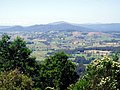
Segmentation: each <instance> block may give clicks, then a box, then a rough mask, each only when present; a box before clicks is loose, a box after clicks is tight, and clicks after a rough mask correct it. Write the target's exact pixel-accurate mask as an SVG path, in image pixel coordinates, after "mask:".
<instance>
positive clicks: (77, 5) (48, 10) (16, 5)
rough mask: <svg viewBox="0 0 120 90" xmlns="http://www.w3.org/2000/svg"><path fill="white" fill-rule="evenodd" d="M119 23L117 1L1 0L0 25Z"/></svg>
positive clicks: (119, 13)
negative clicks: (56, 22) (64, 22)
mask: <svg viewBox="0 0 120 90" xmlns="http://www.w3.org/2000/svg"><path fill="white" fill-rule="evenodd" d="M55 21H67V22H72V23H111V22H112V23H118V22H119V23H120V0H0V25H32V24H44V23H50V22H55Z"/></svg>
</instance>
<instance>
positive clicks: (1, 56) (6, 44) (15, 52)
mask: <svg viewBox="0 0 120 90" xmlns="http://www.w3.org/2000/svg"><path fill="white" fill-rule="evenodd" d="M30 54H31V50H30V49H29V48H28V47H27V46H26V42H25V41H24V40H23V39H21V38H20V37H17V38H16V39H14V40H13V41H11V40H10V37H9V36H8V35H6V34H4V35H3V36H2V39H1V40H0V71H1V72H2V71H9V70H14V69H16V68H17V69H19V71H20V72H21V73H24V74H26V75H29V76H31V77H32V79H33V81H35V82H36V83H35V86H38V87H39V85H38V83H37V82H39V78H38V76H39V69H40V66H39V65H38V64H37V62H36V61H35V58H32V57H30Z"/></svg>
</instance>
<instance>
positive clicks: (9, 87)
mask: <svg viewBox="0 0 120 90" xmlns="http://www.w3.org/2000/svg"><path fill="white" fill-rule="evenodd" d="M32 87H33V81H32V79H31V78H30V77H28V76H26V75H24V74H22V73H20V72H19V71H18V69H15V70H13V71H8V72H2V73H1V74H0V90H32Z"/></svg>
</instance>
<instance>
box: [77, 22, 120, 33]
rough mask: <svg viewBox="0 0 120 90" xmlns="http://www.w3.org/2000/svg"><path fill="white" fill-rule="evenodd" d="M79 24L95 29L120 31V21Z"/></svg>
mask: <svg viewBox="0 0 120 90" xmlns="http://www.w3.org/2000/svg"><path fill="white" fill-rule="evenodd" d="M77 26H82V27H85V28H89V29H92V30H94V31H102V32H108V31H120V23H109V24H79V25H78V24H77Z"/></svg>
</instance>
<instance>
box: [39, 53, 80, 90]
mask: <svg viewBox="0 0 120 90" xmlns="http://www.w3.org/2000/svg"><path fill="white" fill-rule="evenodd" d="M75 67H76V66H75V64H74V63H72V62H71V61H70V60H68V56H67V55H66V54H65V53H64V52H58V53H55V54H54V55H53V56H50V57H48V58H47V59H45V61H44V63H43V65H42V68H41V71H40V75H41V87H42V88H43V89H44V88H47V87H53V88H55V89H58V90H64V89H66V88H67V87H68V86H69V85H70V84H71V83H74V82H75V81H76V80H77V78H78V75H77V73H76V71H75V70H76V68H75Z"/></svg>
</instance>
